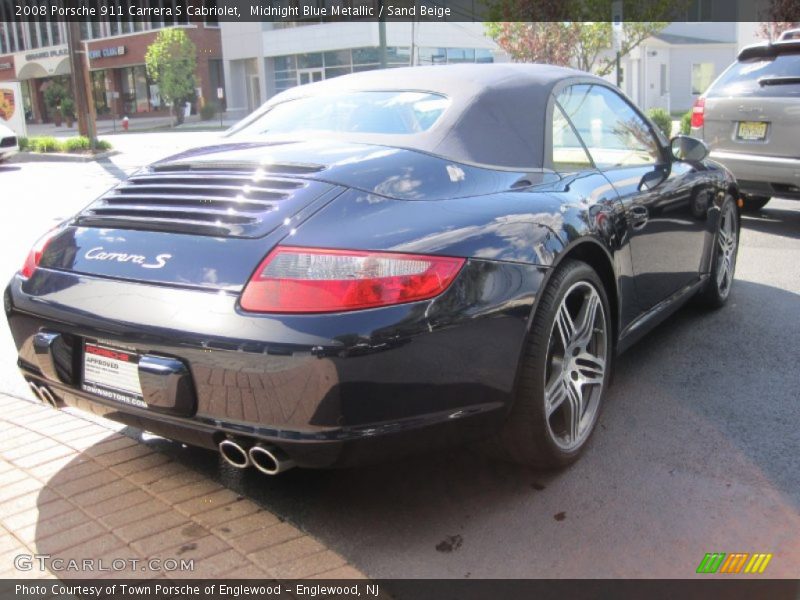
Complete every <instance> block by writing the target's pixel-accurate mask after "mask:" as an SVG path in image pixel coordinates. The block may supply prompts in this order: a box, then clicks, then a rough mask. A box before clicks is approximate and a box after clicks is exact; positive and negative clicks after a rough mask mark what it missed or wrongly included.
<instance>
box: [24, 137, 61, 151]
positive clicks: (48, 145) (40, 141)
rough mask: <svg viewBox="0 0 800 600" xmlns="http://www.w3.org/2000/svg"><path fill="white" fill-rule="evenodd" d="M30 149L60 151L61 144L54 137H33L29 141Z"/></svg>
mask: <svg viewBox="0 0 800 600" xmlns="http://www.w3.org/2000/svg"><path fill="white" fill-rule="evenodd" d="M29 143H30V149H31V150H32V151H33V152H61V149H62V147H63V146H62V144H61V142H60V141H59V140H57V139H56V138H54V137H49V136H45V137H34V138H31V139H30V141H29Z"/></svg>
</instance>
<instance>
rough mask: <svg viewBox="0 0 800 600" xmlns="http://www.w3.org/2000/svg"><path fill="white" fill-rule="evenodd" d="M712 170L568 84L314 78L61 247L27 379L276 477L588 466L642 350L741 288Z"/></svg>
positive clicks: (20, 307) (420, 70)
mask: <svg viewBox="0 0 800 600" xmlns="http://www.w3.org/2000/svg"><path fill="white" fill-rule="evenodd" d="M706 153H707V149H706V147H705V145H704V144H703V143H702V142H701V141H699V140H696V139H693V138H689V137H684V136H679V137H677V138H675V139H673V140H672V142H671V144H670V142H668V141H667V140H666V139H665V138H664V137H663V134H662V133H660V132H659V131H658V129H657V128H656V127H654V125H653V123H651V122H650V121H649V120H648V119H647V117H646V116H644V115H643V114H642V113H641V111H639V110H638V109H637V108H636V107H635V106H634V105H633V104H632V103H631V102H630V101H629V100H628V99H627V98H625V97H624V96H623V95H622V94H621V93H620V92H619V90H617V89H616V88H615V87H613V86H611V85H609V84H608V83H606V82H605V81H604V80H602V79H600V78H597V77H593V76H590V75H587V74H585V73H581V72H579V71H574V70H571V69H565V68H560V67H551V66H542V65H519V64H506V65H455V66H441V67H415V68H408V69H391V70H389V71H372V72H366V73H359V74H355V75H348V76H343V77H339V78H336V79H332V80H328V81H324V82H320V83H315V84H311V85H306V86H301V87H297V88H293V89H290V90H288V91H286V92H283V93H281V94H279V95H278V96H276V97H274V98H273V99H271V100H270V101H269V102H267V103H266V104H265V105H264V106H263V107H262V108H261V109H259V110H258V111H257V112H256V113H255V114H253V115H252V116H250V117H248V118H246V119H245V120H244V121H243V122H241V123H240V124H239V125H237V126H235V127H234V128H233V129H232V130H231V131H230V132H229V134H228V135H227V137H226V138H224V139H222V140H221V141H220V142H219V143H216V144H215V145H212V146H208V147H203V148H198V149H196V150H192V151H187V152H184V153H181V154H178V155H176V156H173V157H171V158H167V159H164V160H161V161H159V162H156V163H155V164H153V165H151V166H150V167H148V168H145V169H144V170H142V171H140V172H138V173H136V174H134V175H133V176H132V177H131V178H130V179H128V180H127V181H125V182H123V183H121V184H120V185H118V186H117V187H116V188H115V189H113V190H111V191H109V192H108V193H106V194H104V195H103V196H102V197H100V198H99V199H98V200H97V201H96V202H94V203H93V204H91V205H89V206H88V207H87V208H86V209H85V210H83V211H81V212H80V213H79V214H77V215H76V216H75V217H73V218H71V219H69V220H68V221H67V222H65V223H64V224H63V225H61V226H60V227H59V228H57V229H56V230H54V231H52V232H50V233H49V234H47V235H46V236H45V237H44V238H43V239H42V240H41V241H40V242H39V243H38V244H36V246H35V247H34V248H33V249H32V250H31V252H30V255H29V256H28V258H27V261H26V262H25V264H24V266H23V268H22V269H21V271H20V272H19V273H18V274H17V275H16V276H15V277H14V278H13V280H12V281H11V283H10V285H9V286H8V288H7V290H6V292H5V303H4V304H5V310H6V314H7V316H8V321H9V324H10V327H11V331H12V333H13V337H14V340H15V342H16V346H17V351H18V353H19V367H20V368H21V370H22V373H23V375H24V376H25V378H26V379H27V380H28V381H29V382H30V385H31V388H32V389H33V390H34V393H35V394H37V395H38V396H39V397H40V398H42V399H44V400H45V401H47V402H49V403H53V404H60V403H62V402H66V403H67V404H70V405H74V406H78V407H83V408H86V409H89V410H92V411H94V412H96V413H99V414H104V415H106V416H108V417H110V418H112V419H116V420H119V421H121V422H124V423H128V424H131V425H133V426H135V427H138V428H142V429H145V430H150V431H152V432H155V433H157V434H159V435H162V436H166V437H169V438H173V439H176V440H180V441H182V442H185V443H189V444H195V445H199V446H205V447H208V448H214V449H216V448H218V449H219V451H220V452H221V454H222V456H223V457H224V458H225V460H226V461H227V462H228V463H230V464H231V465H233V466H235V467H238V468H246V467H249V466H251V465H255V467H257V468H258V469H259V470H261V471H263V472H265V473H268V474H275V473H278V472H280V471H283V470H285V469H287V468H289V467H291V466H294V465H298V466H302V467H331V466H342V465H352V464H361V463H364V462H370V461H376V460H380V459H383V458H386V457H389V456H400V455H403V454H407V453H409V452H419V451H423V450H428V449H430V448H434V447H437V446H441V445H446V444H456V443H462V442H466V441H470V440H483V444H484V446H485V447H486V448H487V449H488V450H489V451H490V452H492V453H494V454H495V455H498V456H501V457H504V458H507V459H510V460H513V461H517V462H520V463H524V464H529V465H536V466H543V467H559V466H563V465H566V464H569V463H570V462H572V461H574V460H575V459H576V458H577V456H578V455H579V454H580V453H581V451H582V450H583V449H584V448H585V446H586V443H587V440H588V439H589V438H590V436H591V434H592V432H593V431H594V430H595V429H596V424H597V419H598V414H599V412H600V408H601V406H602V404H603V400H604V397H605V394H606V390H607V388H608V385H609V379H610V373H611V370H612V366H613V363H614V357H615V356H616V355H617V353H619V352H622V351H623V350H625V349H626V348H628V347H630V346H631V345H632V344H633V343H634V342H635V341H636V340H638V339H639V338H641V337H642V336H643V335H644V334H645V333H646V332H647V331H649V330H650V329H652V328H653V327H654V326H655V325H656V324H657V323H660V322H661V321H663V320H664V319H665V318H666V317H667V316H668V315H669V314H670V313H672V312H674V311H675V310H677V309H678V308H679V307H680V306H681V305H682V304H684V303H685V302H686V301H688V300H689V299H691V298H698V299H699V300H700V301H702V302H704V303H705V304H707V305H709V306H714V307H718V306H721V305H722V304H724V303H725V301H726V300H727V299H728V297H729V294H730V291H731V286H732V283H733V277H734V269H735V264H736V252H737V247H738V232H739V218H738V213H737V208H736V203H735V199H736V198H738V197H739V195H738V189H737V186H736V182H735V180H734V178H733V177H732V176H731V174H730V173H729V172H728V171H727V170H726V169H724V168H723V167H721V166H719V165H717V164H715V163H713V162H710V161H707V160H705V155H706ZM654 385H657V383H655V382H654Z"/></svg>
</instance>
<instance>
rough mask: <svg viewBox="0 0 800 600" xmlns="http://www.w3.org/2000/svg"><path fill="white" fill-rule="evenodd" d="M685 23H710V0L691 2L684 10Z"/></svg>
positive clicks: (693, 0)
mask: <svg viewBox="0 0 800 600" xmlns="http://www.w3.org/2000/svg"><path fill="white" fill-rule="evenodd" d="M686 20H687V21H695V22H697V21H710V20H711V0H692V2H691V4H689V7H688V8H687V9H686Z"/></svg>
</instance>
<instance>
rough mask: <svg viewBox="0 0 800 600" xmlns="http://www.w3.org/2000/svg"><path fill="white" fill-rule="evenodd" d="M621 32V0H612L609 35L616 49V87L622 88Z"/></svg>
mask: <svg viewBox="0 0 800 600" xmlns="http://www.w3.org/2000/svg"><path fill="white" fill-rule="evenodd" d="M623 33H624V30H623V27H622V1H621V0H614V1H613V2H612V3H611V35H612V37H613V40H614V50H615V51H616V56H615V60H614V65H615V66H616V71H617V87H618V88H622V53H621V52H620V48H621V47H622V36H623Z"/></svg>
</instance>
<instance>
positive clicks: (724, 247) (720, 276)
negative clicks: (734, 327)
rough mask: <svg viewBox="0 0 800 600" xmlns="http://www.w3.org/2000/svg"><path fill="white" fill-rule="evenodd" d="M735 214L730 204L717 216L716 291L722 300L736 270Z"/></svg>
mask: <svg viewBox="0 0 800 600" xmlns="http://www.w3.org/2000/svg"><path fill="white" fill-rule="evenodd" d="M737 244H738V234H737V232H736V213H735V211H734V209H733V204H732V203H730V202H729V203H727V204H726V205H725V207H724V208H723V209H722V213H721V214H720V216H719V233H718V234H717V272H716V278H717V290H719V295H720V297H722V298H727V296H728V293H730V291H731V285H732V284H733V275H734V272H735V270H736V246H737Z"/></svg>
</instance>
